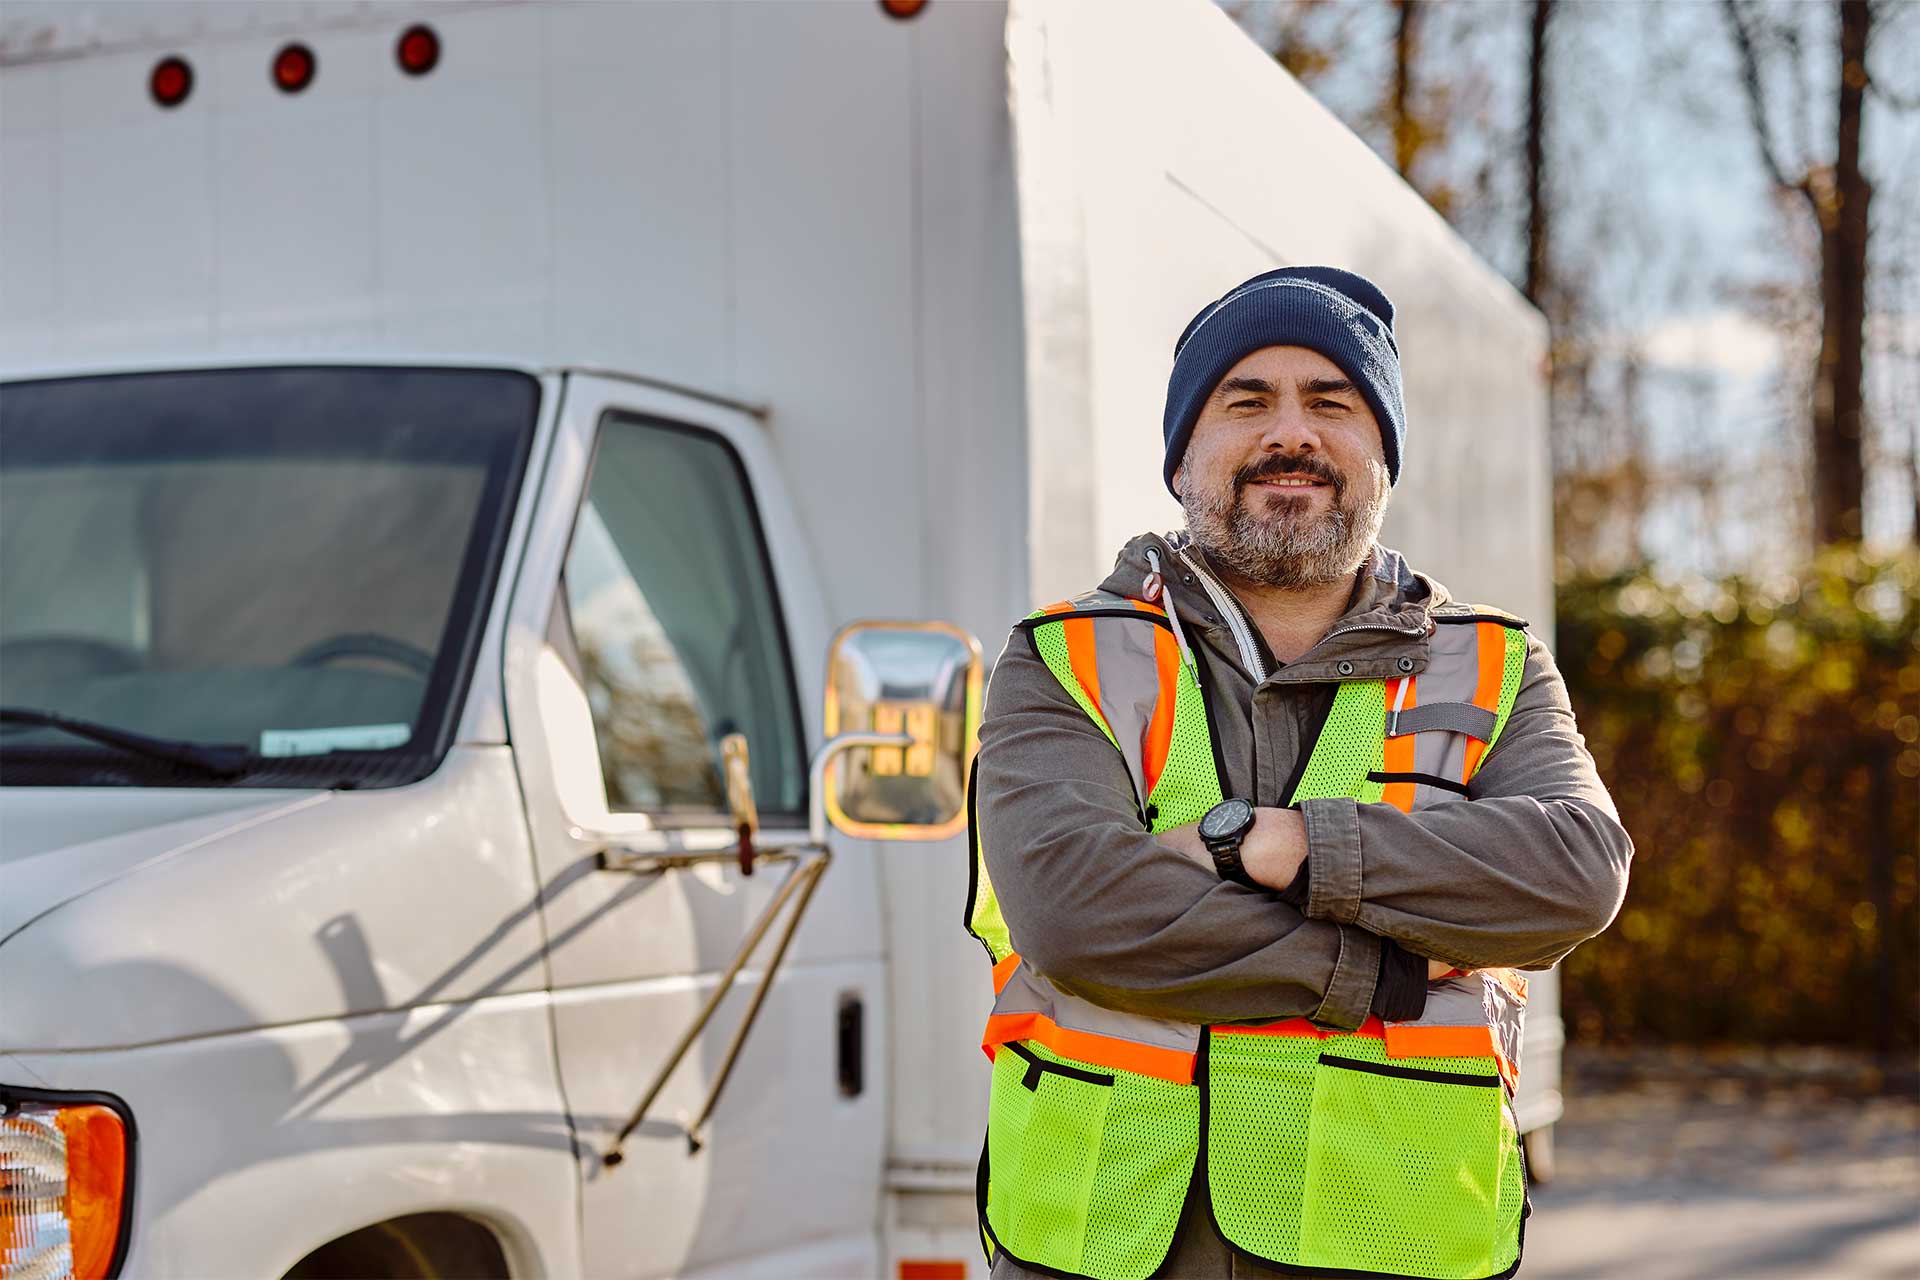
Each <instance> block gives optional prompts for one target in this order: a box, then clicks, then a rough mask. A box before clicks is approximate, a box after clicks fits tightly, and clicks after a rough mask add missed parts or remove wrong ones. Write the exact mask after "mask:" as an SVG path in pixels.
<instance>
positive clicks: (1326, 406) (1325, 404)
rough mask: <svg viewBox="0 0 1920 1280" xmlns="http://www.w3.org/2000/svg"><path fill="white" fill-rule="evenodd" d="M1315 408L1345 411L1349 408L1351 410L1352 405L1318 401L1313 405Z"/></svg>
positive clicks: (1334, 401)
mask: <svg viewBox="0 0 1920 1280" xmlns="http://www.w3.org/2000/svg"><path fill="white" fill-rule="evenodd" d="M1313 407H1314V408H1316V409H1342V410H1344V409H1348V408H1350V407H1351V406H1350V405H1347V404H1343V403H1342V402H1340V401H1338V400H1316V401H1315V402H1314V405H1313Z"/></svg>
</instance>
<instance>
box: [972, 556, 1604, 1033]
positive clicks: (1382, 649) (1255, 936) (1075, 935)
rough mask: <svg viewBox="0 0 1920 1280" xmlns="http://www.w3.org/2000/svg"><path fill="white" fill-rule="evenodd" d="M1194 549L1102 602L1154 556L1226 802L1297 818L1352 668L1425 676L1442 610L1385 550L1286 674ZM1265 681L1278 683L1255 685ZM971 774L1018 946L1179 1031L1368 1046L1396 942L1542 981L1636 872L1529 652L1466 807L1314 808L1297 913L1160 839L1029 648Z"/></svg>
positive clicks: (1089, 996)
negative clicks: (1535, 972) (1296, 783)
mask: <svg viewBox="0 0 1920 1280" xmlns="http://www.w3.org/2000/svg"><path fill="white" fill-rule="evenodd" d="M1183 542H1184V538H1179V539H1175V540H1173V541H1172V542H1169V540H1168V539H1165V538H1161V537H1159V536H1157V535H1152V534H1146V535H1142V536H1141V537H1138V538H1135V539H1134V540H1133V541H1131V542H1129V543H1128V544H1127V546H1126V548H1125V549H1124V550H1123V551H1122V552H1121V553H1120V557H1119V560H1118V562H1117V563H1116V565H1115V567H1114V571H1113V573H1112V574H1111V575H1110V576H1109V577H1108V578H1107V580H1106V581H1105V582H1104V583H1102V584H1101V586H1102V588H1103V589H1104V590H1107V591H1112V592H1118V593H1119V594H1122V595H1126V596H1132V597H1135V598H1139V597H1140V596H1141V594H1142V591H1141V587H1142V583H1143V582H1144V580H1145V578H1146V576H1147V573H1148V572H1149V568H1148V562H1147V557H1146V552H1147V549H1148V548H1150V547H1151V548H1153V549H1154V550H1155V551H1157V552H1158V554H1159V557H1160V563H1161V567H1162V570H1163V572H1164V574H1165V579H1166V586H1167V589H1168V590H1169V591H1171V592H1172V593H1173V595H1174V603H1175V605H1176V607H1177V608H1178V610H1179V614H1180V618H1181V620H1182V622H1183V623H1184V624H1185V631H1186V635H1187V639H1188V642H1189V643H1190V644H1191V646H1192V647H1193V650H1194V653H1195V657H1196V658H1197V659H1198V661H1199V662H1200V664H1201V668H1202V670H1201V678H1202V680H1203V682H1204V684H1205V687H1206V690H1207V698H1208V702H1209V704H1210V710H1211V711H1212V712H1213V719H1214V726H1215V732H1216V734H1217V735H1218V737H1219V740H1220V755H1221V758H1222V760H1223V761H1224V762H1225V765H1226V770H1227V774H1228V776H1227V777H1226V778H1224V779H1222V782H1223V784H1224V785H1225V787H1226V789H1227V794H1228V795H1233V796H1241V797H1245V798H1247V799H1249V800H1252V801H1253V802H1254V803H1255V804H1261V805H1279V804H1284V803H1285V800H1286V797H1285V796H1283V795H1282V794H1281V791H1282V789H1283V788H1284V787H1285V786H1286V784H1287V780H1288V779H1289V778H1290V777H1291V776H1292V775H1293V773H1294V766H1295V763H1296V762H1297V760H1298V758H1299V755H1300V752H1301V750H1302V745H1303V743H1309V742H1310V740H1311V738H1312V735H1313V733H1314V730H1315V728H1316V726H1318V724H1319V723H1320V722H1321V721H1322V720H1323V719H1324V717H1325V715H1326V712H1327V709H1328V707H1329V706H1330V705H1331V703H1332V699H1333V692H1334V689H1335V685H1336V682H1338V681H1339V680H1340V679H1342V678H1343V676H1342V674H1341V673H1340V671H1339V664H1340V663H1342V662H1348V663H1351V664H1352V668H1351V671H1350V678H1355V679H1367V678H1375V677H1388V676H1398V675H1399V674H1400V670H1399V668H1398V666H1397V665H1396V664H1397V662H1398V660H1399V659H1400V658H1402V657H1411V658H1413V659H1414V660H1415V662H1416V663H1417V664H1420V666H1419V667H1416V670H1418V669H1420V667H1424V665H1425V660H1426V656H1427V636H1428V633H1429V631H1430V629H1431V624H1430V623H1429V622H1428V620H1427V615H1428V611H1429V609H1430V608H1431V607H1432V606H1433V605H1436V604H1439V603H1442V602H1444V601H1446V600H1448V599H1449V598H1450V597H1449V596H1448V593H1447V591H1446V588H1444V587H1442V586H1441V585H1440V584H1439V583H1437V582H1435V581H1433V580H1432V579H1430V578H1428V577H1426V576H1425V575H1423V574H1419V573H1415V572H1414V571H1413V570H1411V569H1410V568H1408V567H1407V564H1406V562H1405V561H1404V560H1402V559H1401V557H1400V556H1399V554H1398V553H1396V552H1393V551H1389V550H1387V549H1386V548H1383V547H1375V548H1374V550H1373V552H1372V554H1371V555H1370V557H1369V559H1368V561H1367V563H1366V565H1365V566H1363V568H1362V571H1361V574H1360V578H1359V581H1358V584H1357V586H1356V589H1355V591H1354V594H1353V597H1352V599H1351V600H1350V601H1349V603H1348V608H1347V612H1346V613H1345V614H1344V615H1343V616H1342V617H1341V618H1340V620H1339V621H1338V622H1336V623H1335V624H1334V626H1333V627H1332V628H1331V629H1330V630H1329V631H1328V632H1327V634H1326V635H1325V636H1323V637H1322V638H1321V639H1320V641H1319V642H1318V643H1317V644H1316V645H1315V646H1314V647H1313V648H1312V649H1310V650H1309V651H1308V652H1307V653H1305V654H1303V655H1301V657H1300V658H1299V659H1297V660H1296V661H1294V662H1291V663H1288V664H1286V665H1284V666H1282V665H1280V664H1277V663H1276V662H1275V661H1274V659H1273V657H1272V655H1271V653H1269V652H1267V651H1266V647H1265V645H1264V643H1263V642H1262V641H1261V640H1260V639H1259V633H1258V628H1255V627H1252V626H1250V625H1248V624H1247V622H1246V618H1245V615H1244V612H1243V611H1241V609H1240V606H1239V604H1238V602H1237V601H1235V600H1234V599H1233V598H1232V597H1231V595H1230V594H1228V593H1227V592H1226V589H1225V587H1224V586H1221V585H1220V584H1219V583H1218V582H1217V581H1213V582H1209V581H1208V580H1207V579H1208V578H1209V577H1210V575H1206V574H1205V573H1204V560H1203V559H1202V558H1201V557H1200V555H1199V553H1198V552H1197V551H1194V550H1192V549H1190V548H1189V549H1188V550H1187V556H1188V557H1190V558H1191V560H1192V561H1195V562H1198V567H1199V569H1200V572H1196V567H1195V566H1193V565H1190V564H1189V562H1188V561H1187V560H1183V559H1181V558H1180V557H1179V556H1178V555H1177V553H1176V549H1177V548H1179V547H1180V546H1181V545H1182V544H1183ZM1210 585H1211V586H1212V587H1214V588H1215V589H1216V590H1217V591H1218V592H1219V593H1220V596H1219V601H1220V604H1216V599H1215V596H1214V595H1213V594H1212V593H1210V592H1209V590H1208V587H1209V586H1210ZM1488 603H1497V602H1488ZM1220 605H1224V606H1225V609H1224V610H1223V608H1222V607H1220ZM1232 614H1237V615H1238V616H1237V617H1233V618H1232V619H1231V621H1230V620H1229V616H1227V615H1232ZM1236 631H1239V632H1240V634H1241V636H1242V637H1243V638H1242V639H1238V640H1237V639H1236V636H1235V632H1236ZM1249 646H1251V651H1249ZM1253 663H1257V664H1259V665H1262V666H1264V667H1266V668H1267V670H1269V671H1270V672H1271V673H1272V674H1270V675H1268V676H1267V678H1266V679H1264V680H1260V681H1258V682H1256V679H1255V677H1254V675H1253V674H1252V673H1251V672H1250V671H1249V669H1248V668H1249V666H1250V665H1251V664H1253ZM1276 668H1277V669H1276ZM979 768H980V774H979V784H978V788H977V792H976V797H977V799H976V804H977V820H978V825H979V832H980V837H981V842H982V846H983V849H984V853H985V858H986V865H987V871H988V874H989V876H991V878H992V880H993V886H994V890H995V893H996V896H997V897H998V898H999V900H1000V904H1001V910H1002V911H1003V913H1004V914H1005V917H1006V920H1007V924H1008V927H1009V929H1010V930H1011V932H1012V936H1013V945H1014V948H1015V950H1017V951H1018V952H1019V953H1020V954H1021V955H1022V956H1023V957H1024V958H1025V959H1026V961H1027V962H1028V963H1029V964H1031V965H1032V966H1033V967H1034V968H1035V969H1037V970H1039V971H1040V972H1041V973H1042V974H1044V975H1046V976H1047V977H1048V978H1049V979H1051V980H1052V981H1053V982H1054V983H1055V984H1056V985H1058V986H1059V987H1061V988H1062V989H1064V990H1066V991H1068V992H1070V993H1071V994H1074V995H1077V996H1080V997H1081V998H1083V999H1086V1000H1089V1001H1092V1002H1093V1003H1095V1004H1099V1005H1103V1006H1106V1007H1108V1008H1113V1009H1119V1010H1123V1011H1126V1012H1130V1013H1140V1014H1146V1015H1151V1016H1155V1017H1160V1018H1168V1019H1174V1020H1178V1021H1185V1022H1233V1021H1251V1020H1263V1019H1272V1018H1282V1017H1295V1016H1299V1015H1302V1014H1304V1015H1308V1016H1310V1017H1312V1018H1314V1019H1316V1020H1318V1021H1320V1022H1323V1023H1327V1024H1329V1025H1332V1026H1335V1027H1355V1026H1358V1025H1359V1024H1360V1023H1361V1022H1362V1021H1363V1020H1364V1019H1365V1018H1366V1015H1367V1012H1368V1010H1369V1008H1370V1007H1371V1005H1372V1004H1373V1000H1374V990H1375V984H1376V982H1377V981H1378V980H1379V975H1380V973H1381V969H1382V958H1383V946H1384V947H1386V949H1387V951H1388V952H1389V953H1390V952H1392V951H1393V950H1394V948H1395V946H1396V944H1397V946H1398V947H1399V948H1404V949H1405V950H1406V951H1408V952H1411V953H1414V954H1415V955H1418V956H1425V957H1430V958H1432V959H1436V960H1443V961H1446V962H1448V963H1450V964H1454V965H1457V966H1459V967H1461V968H1488V967H1496V966H1512V967H1518V968H1546V967H1547V966H1549V965H1551V964H1553V963H1554V962H1555V961H1556V960H1558V959H1560V958H1561V957H1562V956H1564V955H1566V954H1567V953H1568V952H1569V951H1571V950H1573V948H1574V947H1575V946H1577V945H1578V944H1579V943H1581V942H1583V941H1585V940H1586V939H1588V938H1590V937H1592V936H1593V935H1595V934H1596V933H1599V932H1600V931H1601V930H1602V929H1604V928H1606V926H1607V925H1608V924H1609V923H1610V922H1611V921H1612V920H1613V917H1614V914H1615V912H1617V911H1618V910H1619V908H1620V902H1621V899H1622V897H1623V896H1624V895H1625V893H1626V886H1627V864H1628V861H1629V859H1630V858H1631V857H1632V855H1633V844H1632V841H1631V840H1629V839H1628V837H1627V833H1626V831H1625V830H1624V829H1623V828H1622V827H1621V825H1620V820H1619V815H1618V813H1617V812H1616V811H1615V809H1614V805H1613V800H1612V798H1611V797H1610V796H1608V794H1607V790H1606V788H1605V786H1603V785H1602V784H1601V782H1600V779H1599V777H1598V775H1597V774H1596V773H1595V771H1594V766H1593V758H1592V757H1591V756H1590V755H1588V754H1587V750H1586V745H1585V741H1584V739H1582V737H1581V736H1580V733H1579V731H1578V729H1576V728H1575V726H1574V722H1573V712H1572V709H1571V708H1570V707H1569V705H1568V702H1567V692H1566V686H1565V684H1564V683H1563V682H1562V680H1561V678H1560V673H1559V671H1558V669H1557V668H1556V667H1555V666H1554V662H1553V657H1552V655H1551V654H1549V653H1548V652H1547V648H1546V646H1545V645H1544V644H1542V643H1541V642H1540V640H1539V639H1538V638H1536V637H1534V636H1532V635H1529V636H1528V640H1527V661H1526V670H1525V673H1524V676H1523V678H1522V680H1521V683H1520V691H1519V695H1518V698H1517V700H1516V701H1515V703H1514V708H1513V713H1512V715H1511V716H1510V718H1509V719H1508V722H1507V725H1506V727H1505V729H1504V730H1503V732H1502V733H1501V736H1500V740H1499V741H1498V742H1497V743H1496V744H1495V745H1494V747H1493V748H1492V750H1490V751H1488V752H1487V754H1486V757H1485V759H1484V760H1483V762H1482V764H1481V767H1480V770H1479V772H1478V773H1476V774H1475V775H1474V777H1473V781H1472V783H1471V786H1470V789H1469V791H1470V794H1469V799H1470V801H1471V803H1454V804H1442V805H1438V806H1434V807H1431V808H1424V809H1421V810H1418V811H1416V812H1414V813H1403V812H1401V811H1400V810H1399V809H1396V808H1394V807H1393V806H1391V805H1385V804H1367V805H1363V804H1359V803H1357V802H1355V801H1353V800H1349V799H1317V800H1307V801H1305V802H1303V803H1302V804H1301V806H1300V808H1301V812H1302V813H1303V815H1304V817H1305V820H1306V830H1307V846H1308V853H1307V867H1308V871H1307V876H1306V880H1307V883H1308V885H1309V886H1310V887H1309V890H1308V892H1307V893H1306V894H1305V901H1304V902H1303V903H1298V904H1295V903H1293V902H1289V901H1286V900H1283V898H1282V897H1281V896H1278V895H1275V894H1271V893H1267V892H1264V891H1260V890H1255V889H1248V888H1245V887H1243V886H1241V885H1238V884H1234V883H1231V882H1227V881H1222V880H1221V879H1219V878H1218V877H1217V876H1216V875H1215V874H1214V872H1213V871H1212V870H1211V869H1209V868H1206V867H1203V866H1201V865H1199V864H1198V863H1196V862H1193V861H1191V860H1189V859H1188V858H1186V857H1184V856H1182V855H1181V854H1180V853H1178V852H1176V851H1175V850H1173V849H1171V848H1169V847H1168V846H1166V845H1163V844H1161V843H1160V842H1159V841H1157V840H1156V839H1154V837H1153V836H1152V835H1151V834H1150V833H1149V832H1147V831H1146V830H1145V829H1144V828H1143V827H1142V826H1141V824H1140V819H1139V816H1138V813H1137V811H1136V809H1135V807H1134V798H1133V787H1132V784H1131V782H1130V781H1129V779H1128V775H1127V771H1126V766H1125V764H1124V762H1123V761H1122V760H1121V758H1120V756H1119V754H1118V753H1116V752H1115V751H1114V749H1113V747H1112V745H1111V744H1110V743H1109V742H1108V741H1107V739H1106V738H1105V737H1104V736H1103V735H1102V733H1101V731H1100V729H1099V727H1098V726H1097V725H1095V724H1094V723H1093V722H1092V721H1091V720H1089V719H1088V718H1087V716H1086V715H1085V714H1084V713H1083V712H1082V711H1081V710H1080V709H1079V707H1078V706H1076V705H1075V703H1074V702H1073V700H1072V698H1071V697H1069V696H1068V694H1067V693H1066V691H1065V690H1063V689H1062V688H1061V687H1060V685H1059V683H1058V682H1057V681H1056V680H1055V679H1054V677H1053V675H1052V673H1051V672H1050V671H1049V670H1048V669H1047V667H1046V665H1045V664H1044V663H1043V662H1042V661H1040V659H1039V658H1038V657H1037V656H1035V655H1034V653H1033V652H1032V651H1031V650H1030V649H1029V647H1028V645H1027V643H1026V640H1025V638H1024V636H1022V635H1021V634H1020V633H1018V632H1016V633H1015V637H1014V640H1013V641H1012V642H1010V643H1009V644H1008V645H1007V647H1006V650H1005V651H1004V652H1003V653H1002V654H1001V655H1000V659H999V662H998V663H997V664H996V665H995V667H994V671H993V677H992V681H991V683H990V684H989V686H988V690H987V701H986V712H985V717H984V719H983V721H982V723H981V726H980V753H979ZM1383 939H1391V940H1392V942H1391V943H1383V941H1382V940H1383ZM1422 973H1423V974H1424V967H1423V968H1422Z"/></svg>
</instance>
